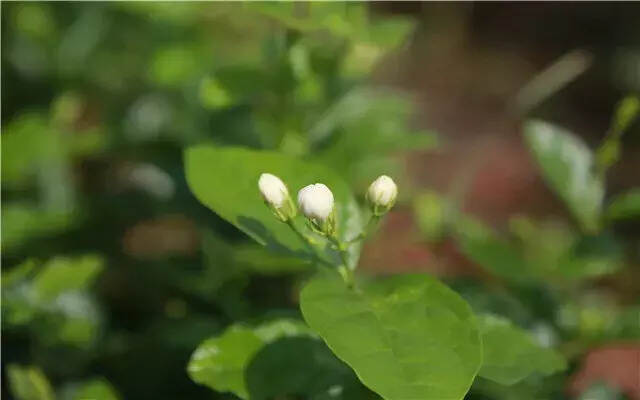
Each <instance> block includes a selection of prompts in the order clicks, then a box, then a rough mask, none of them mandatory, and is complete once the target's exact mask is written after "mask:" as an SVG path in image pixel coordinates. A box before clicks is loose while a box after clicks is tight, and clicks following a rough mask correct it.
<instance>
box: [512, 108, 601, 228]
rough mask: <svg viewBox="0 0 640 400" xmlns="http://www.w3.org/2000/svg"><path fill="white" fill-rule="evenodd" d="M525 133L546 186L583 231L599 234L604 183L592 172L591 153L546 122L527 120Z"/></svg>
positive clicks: (580, 141) (566, 133) (571, 135)
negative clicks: (597, 232) (557, 197)
mask: <svg viewBox="0 0 640 400" xmlns="http://www.w3.org/2000/svg"><path fill="white" fill-rule="evenodd" d="M524 134H525V138H526V140H527V142H528V145H529V148H530V150H531V152H532V153H533V155H534V157H535V159H536V161H537V162H538V164H539V165H540V167H541V169H542V175H543V176H544V178H545V179H546V181H547V183H548V184H549V185H550V186H551V188H552V189H553V190H554V191H555V192H556V193H557V194H558V196H560V198H562V200H563V201H564V202H565V203H566V205H567V207H568V208H569V210H571V212H572V213H573V215H574V216H575V217H576V219H577V220H578V222H579V223H580V225H581V226H582V228H583V229H585V230H587V231H596V230H597V229H598V228H599V224H600V221H599V220H600V214H601V208H602V199H603V196H604V183H603V181H602V179H601V178H599V177H598V176H596V175H595V174H594V172H593V167H594V165H593V164H594V161H593V154H592V152H591V150H589V148H588V147H587V146H586V145H585V144H584V143H583V142H582V140H580V139H579V138H578V137H576V136H574V135H573V134H572V133H570V132H569V131H566V130H564V129H562V128H560V127H557V126H555V125H552V124H550V123H547V122H543V121H535V120H534V121H528V122H527V123H526V124H525V127H524Z"/></svg>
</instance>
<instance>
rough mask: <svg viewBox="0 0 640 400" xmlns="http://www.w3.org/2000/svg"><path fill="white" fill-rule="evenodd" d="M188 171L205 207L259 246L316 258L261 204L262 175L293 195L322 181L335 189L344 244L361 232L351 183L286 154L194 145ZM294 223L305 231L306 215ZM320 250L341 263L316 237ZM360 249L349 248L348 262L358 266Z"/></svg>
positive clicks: (188, 153) (189, 153)
mask: <svg viewBox="0 0 640 400" xmlns="http://www.w3.org/2000/svg"><path fill="white" fill-rule="evenodd" d="M185 170H186V175H187V181H188V182H189V187H190V188H191V190H192V191H193V193H194V194H195V196H196V197H197V198H198V200H200V201H201V202H202V203H203V204H204V205H206V206H207V207H209V208H210V209H212V210H213V211H215V212H216V213H217V214H218V215H219V216H221V217H222V218H224V219H226V220H227V221H229V222H231V223H232V224H234V225H235V226H237V227H238V228H239V229H240V230H242V231H243V232H245V233H246V234H247V235H249V236H251V237H252V238H253V239H255V240H256V241H257V242H259V243H261V244H263V245H265V246H267V247H268V248H269V249H271V250H275V251H279V252H282V253H285V254H289V255H296V256H298V257H302V258H306V259H312V258H314V257H313V254H312V253H311V252H310V250H309V249H308V248H307V247H306V246H305V244H304V243H303V242H302V241H301V240H300V238H299V237H298V236H297V235H296V234H295V233H294V232H293V231H292V230H291V229H290V227H289V226H287V225H286V224H284V223H282V222H280V221H279V220H278V219H277V218H276V217H275V216H274V215H273V214H272V213H271V211H270V210H269V209H268V207H266V206H265V205H264V203H263V200H262V197H261V195H260V192H259V191H258V178H259V177H260V174H262V173H263V172H269V173H272V174H275V175H277V176H279V177H280V178H281V179H282V180H283V181H284V182H285V183H286V184H287V186H288V188H289V190H290V192H291V196H292V197H295V196H296V193H297V192H298V190H300V189H302V188H303V187H304V186H306V185H309V184H311V183H316V182H322V183H324V184H326V185H327V186H328V187H329V188H330V189H331V190H332V191H333V195H334V198H335V201H336V213H337V219H338V234H339V236H340V237H341V239H342V240H343V241H345V240H349V239H351V238H353V237H355V236H357V235H358V234H359V233H360V230H361V227H362V222H361V216H360V210H359V208H358V204H357V203H356V201H355V199H354V197H353V195H352V194H351V191H350V190H349V187H348V186H347V184H346V183H345V182H344V181H343V180H342V179H341V178H340V177H339V176H338V175H336V174H335V173H334V172H332V171H331V170H329V169H327V168H326V167H324V166H321V165H316V164H312V163H308V162H304V161H302V160H299V159H296V158H293V157H289V156H285V155H283V154H279V153H275V152H268V151H254V150H248V149H244V148H232V147H225V148H221V147H213V146H194V147H191V148H189V149H187V150H186V153H185ZM295 223H296V224H297V225H298V226H299V227H300V228H301V229H306V230H307V231H308V233H309V234H311V231H310V230H309V229H308V228H306V226H305V221H304V218H303V217H302V216H298V217H297V218H296V221H295ZM318 242H319V246H318V249H317V251H319V252H320V253H321V257H322V258H323V259H324V260H325V261H328V262H331V263H336V264H337V263H339V260H338V255H337V254H336V252H335V251H334V250H333V249H332V248H330V247H329V246H328V244H327V242H326V241H325V240H324V239H321V238H320V237H318ZM359 251H360V247H359V245H357V244H354V245H352V246H351V247H350V259H349V260H350V264H351V266H352V267H353V266H355V264H356V262H357V259H358V255H359Z"/></svg>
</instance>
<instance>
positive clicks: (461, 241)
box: [456, 217, 529, 282]
mask: <svg viewBox="0 0 640 400" xmlns="http://www.w3.org/2000/svg"><path fill="white" fill-rule="evenodd" d="M456 240H457V242H458V245H459V247H460V250H461V251H462V253H464V254H465V255H466V256H467V257H469V258H470V259H471V260H472V261H474V262H476V263H478V264H479V265H480V266H482V267H483V268H486V269H487V270H489V271H491V272H493V273H494V274H496V275H498V276H501V277H503V278H506V279H509V280H512V281H516V282H517V281H522V280H524V279H527V278H528V277H529V268H528V265H527V261H526V260H525V259H524V258H523V256H522V254H521V253H520V252H519V251H518V249H517V248H515V247H514V246H512V245H511V243H509V242H508V241H507V240H504V239H502V238H500V237H499V236H498V235H497V234H496V233H494V232H493V231H492V230H491V229H490V228H489V227H487V226H485V225H484V224H482V223H481V222H480V221H477V220H475V219H472V218H469V217H465V218H461V219H460V220H459V221H458V222H457V226H456Z"/></svg>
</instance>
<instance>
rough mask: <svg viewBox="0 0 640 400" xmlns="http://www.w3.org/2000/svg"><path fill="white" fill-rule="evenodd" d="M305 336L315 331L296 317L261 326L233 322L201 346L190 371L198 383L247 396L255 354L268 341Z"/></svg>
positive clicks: (192, 357) (192, 377) (243, 396)
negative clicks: (247, 381)
mask: <svg viewBox="0 0 640 400" xmlns="http://www.w3.org/2000/svg"><path fill="white" fill-rule="evenodd" d="M305 335H306V336H310V335H312V333H311V332H310V331H309V329H308V328H307V327H306V326H305V325H304V324H302V323H301V322H299V321H295V320H287V319H280V320H275V321H271V322H268V323H265V324H262V325H260V326H259V327H257V328H250V327H247V326H243V325H238V324H236V325H232V326H230V327H229V328H227V329H226V330H225V332H224V333H223V334H222V335H220V336H216V337H212V338H209V339H207V340H205V341H204V342H202V343H201V344H200V345H199V346H198V348H197V349H196V350H195V351H194V353H193V355H192V356H191V360H190V361H189V366H188V367H187V371H188V372H189V376H190V377H191V379H193V380H194V381H195V382H197V383H200V384H202V385H206V386H208V387H210V388H211V389H213V390H217V391H219V392H232V393H234V394H236V395H237V396H239V397H241V398H243V399H247V398H249V392H248V389H247V385H246V380H245V370H246V368H247V366H248V365H249V363H250V362H251V359H252V358H253V356H254V355H255V354H256V353H257V352H258V351H259V350H260V349H261V348H262V347H263V346H264V345H265V344H267V343H270V342H273V341H275V340H277V339H279V338H282V337H290V336H305Z"/></svg>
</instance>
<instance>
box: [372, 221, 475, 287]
mask: <svg viewBox="0 0 640 400" xmlns="http://www.w3.org/2000/svg"><path fill="white" fill-rule="evenodd" d="M361 267H362V268H363V269H365V270H367V271H369V272H374V273H387V274H393V273H400V272H421V271H422V272H429V273H431V274H434V275H437V276H468V275H477V274H478V270H477V268H475V267H474V266H473V265H472V264H471V263H469V262H468V261H467V260H466V259H465V258H464V257H463V256H462V255H461V254H460V253H459V252H458V250H457V249H456V246H455V245H454V244H453V243H452V242H451V241H450V240H445V241H443V242H442V243H437V244H430V243H425V242H424V241H422V239H421V235H420V234H419V232H418V230H417V227H416V225H415V222H414V220H413V216H412V214H411V213H409V212H407V211H403V210H400V211H393V212H390V213H389V214H388V215H387V216H386V217H385V219H384V220H383V224H382V226H381V227H380V230H379V231H378V232H377V234H376V235H375V237H374V238H373V240H371V241H369V242H367V243H366V244H365V246H364V249H363V252H362V261H361Z"/></svg>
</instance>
